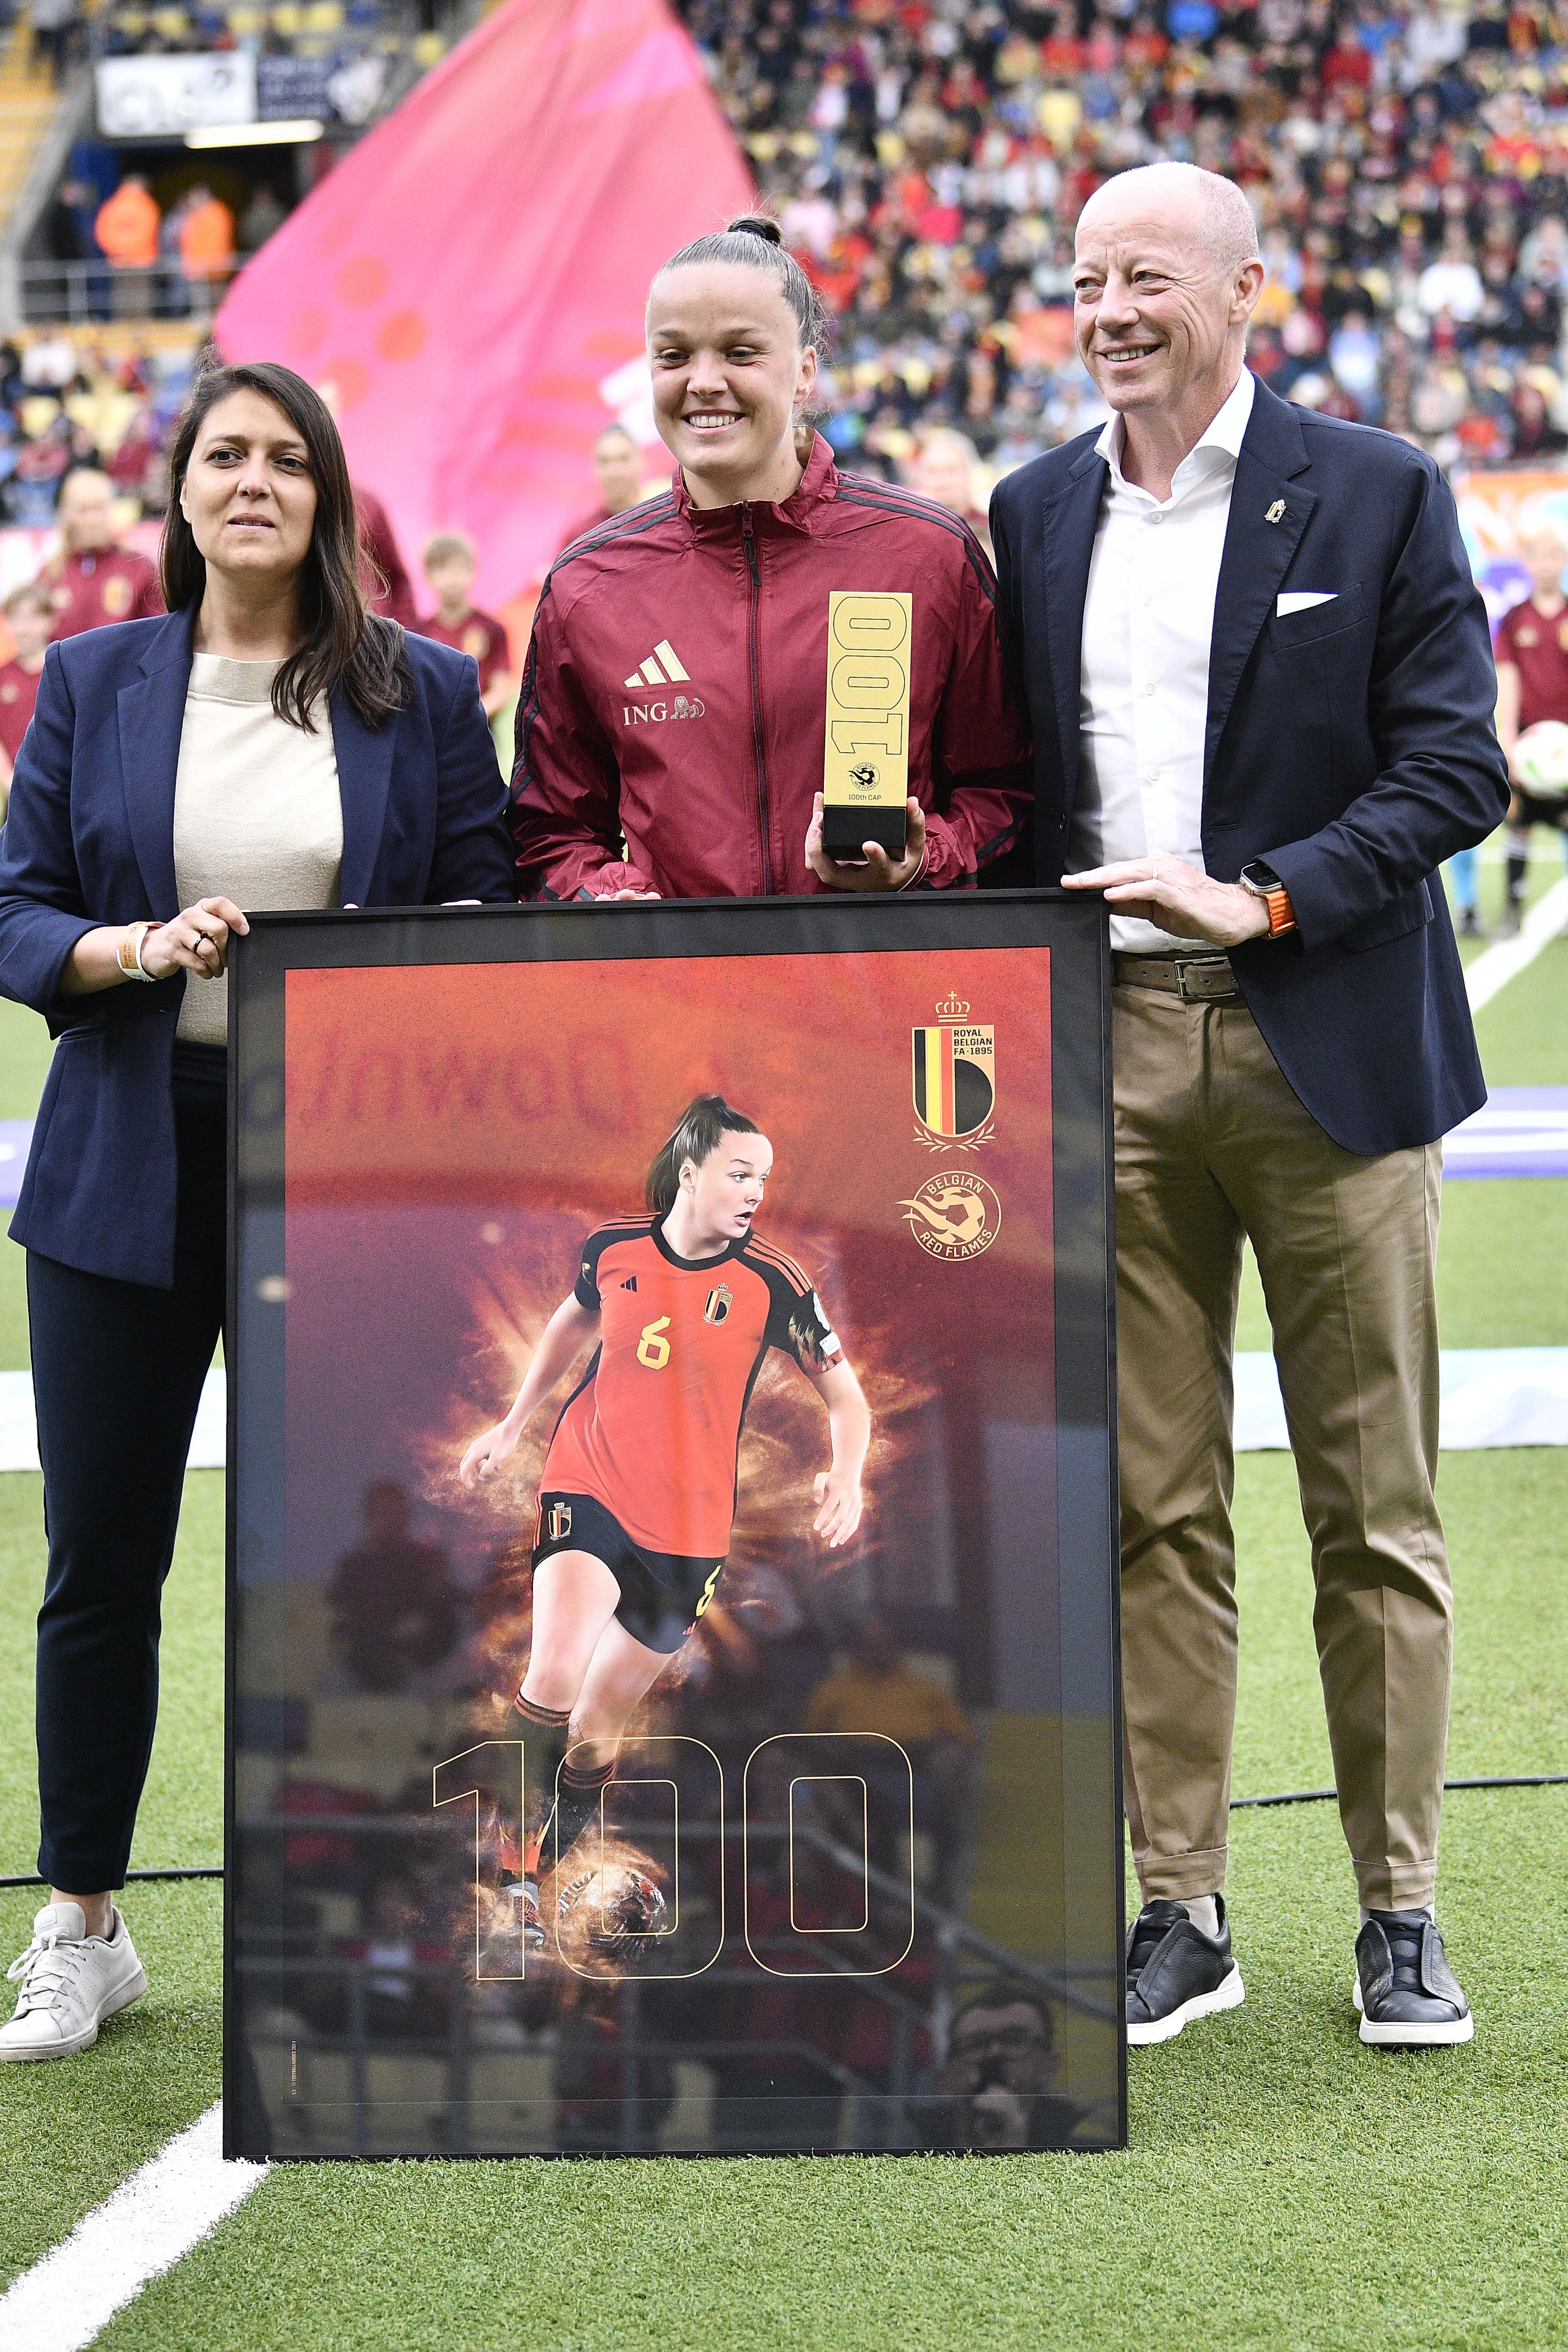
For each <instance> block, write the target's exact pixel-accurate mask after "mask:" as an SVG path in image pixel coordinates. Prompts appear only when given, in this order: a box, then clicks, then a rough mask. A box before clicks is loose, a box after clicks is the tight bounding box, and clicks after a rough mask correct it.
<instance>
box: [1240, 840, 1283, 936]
mask: <svg viewBox="0 0 1568 2352" xmlns="http://www.w3.org/2000/svg"><path fill="white" fill-rule="evenodd" d="M1239 878H1240V882H1241V887H1242V888H1243V889H1244V890H1250V891H1251V893H1252V895H1253V897H1254V898H1261V899H1262V901H1263V904H1264V906H1265V907H1266V908H1268V910H1269V937H1270V939H1271V940H1277V939H1278V938H1279V936H1280V934H1281V931H1293V930H1294V929H1295V928H1296V918H1295V916H1294V914H1293V913H1292V911H1291V894H1290V892H1289V891H1288V890H1287V889H1286V887H1285V886H1284V884H1283V883H1282V882H1281V879H1280V877H1279V876H1278V875H1277V874H1276V873H1275V871H1274V869H1273V867H1272V866H1269V865H1266V864H1265V863H1264V861H1263V859H1262V858H1260V857H1254V858H1253V859H1252V861H1251V863H1250V864H1249V865H1248V866H1243V867H1242V868H1241V874H1240V877H1239Z"/></svg>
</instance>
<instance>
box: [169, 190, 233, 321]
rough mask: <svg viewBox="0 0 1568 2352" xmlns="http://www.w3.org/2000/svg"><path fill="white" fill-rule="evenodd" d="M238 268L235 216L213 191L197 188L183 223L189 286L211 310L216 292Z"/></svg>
mask: <svg viewBox="0 0 1568 2352" xmlns="http://www.w3.org/2000/svg"><path fill="white" fill-rule="evenodd" d="M234 266H235V216H234V215H233V213H232V212H231V211H230V210H229V208H228V206H227V205H225V202H224V200H223V198H222V197H221V196H214V194H213V192H212V190H211V188H206V187H202V186H200V185H198V186H196V187H193V189H192V190H191V192H190V194H188V195H187V197H186V198H185V203H184V208H183V212H182V215H181V219H180V267H181V268H182V269H183V271H184V273H185V283H186V286H187V287H188V288H190V289H191V290H192V291H193V293H194V294H196V295H197V296H199V297H200V304H199V307H201V308H203V309H210V307H211V305H212V300H213V296H214V290H215V289H217V288H219V287H221V286H222V285H223V284H224V283H225V280H226V279H227V278H229V276H230V274H231V273H232V271H233V269H234Z"/></svg>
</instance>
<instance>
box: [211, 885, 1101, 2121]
mask: <svg viewBox="0 0 1568 2352" xmlns="http://www.w3.org/2000/svg"><path fill="white" fill-rule="evenodd" d="M233 974H234V980H233V994H232V998H231V1007H232V1009H231V1023H232V1027H231V1057H232V1061H233V1078H234V1085H233V1087H232V1101H233V1105H234V1109H233V1114H232V1116H233V1119H234V1170H235V1173H234V1185H235V1192H234V1203H233V1207H234V1216H233V1223H232V1227H231V1231H232V1234H233V1241H232V1265H231V1282H232V1297H231V1322H230V1332H231V1355H230V1366H231V1374H230V1438H229V1449H230V1450H229V1459H230V1463H231V1465H232V1475H231V1479H230V1487H229V1498H230V1499H229V1510H230V1527H229V1579H230V1585H229V1669H228V1671H229V1692H228V1697H229V1706H228V1790H227V1832H226V1880H225V1904H226V1915H225V2108H224V2112H225V2133H226V2135H227V2143H228V2148H229V2151H230V2152H231V2153H233V2154H236V2155H246V2156H260V2155H267V2156H270V2157H282V2158H290V2157H292V2158H310V2157H343V2156H351V2155H362V2156H392V2155H409V2156H416V2155H452V2154H475V2155H505V2154H514V2153H516V2154H522V2153H547V2154H550V2153H553V2154H569V2153H575V2154H582V2153H605V2154H611V2153H658V2152H662V2151H663V2152H677V2151H703V2152H723V2151H734V2152H742V2151H753V2152H758V2153H766V2152H769V2151H789V2150H794V2151H818V2152H823V2153H828V2152H831V2151H833V2150H837V2149H885V2150H910V2151H915V2150H934V2149H982V2150H993V2149H994V2150H1017V2149H1029V2148H1047V2147H1116V2146H1120V2145H1122V2144H1123V2142H1124V2129H1125V2099H1124V2053H1123V2048H1122V2037H1121V2030H1120V2024H1119V2020H1118V2009H1117V2003H1118V1984H1119V1969H1118V1957H1119V1948H1120V1940H1121V1932H1122V1888H1121V1850H1122V1831H1121V1812H1120V1788H1119V1775H1118V1764H1119V1742H1118V1737H1117V1728H1116V1720H1115V1697H1114V1693H1115V1671H1114V1653H1115V1630H1114V1608H1115V1603H1114V1580H1113V1541H1114V1511H1113V1496H1114V1491H1115V1487H1114V1462H1113V1432H1112V1424H1111V1419H1110V1411H1111V1395H1112V1384H1111V1370H1110V1363H1111V1346H1110V1336H1111V1322H1110V1317H1111V1306H1110V1273H1109V1265H1110V1258H1109V1249H1110V1230H1109V1213H1108V1197H1109V1195H1108V1133H1107V1119H1108V1107H1107V1105H1108V1098H1107V1057H1106V1046H1107V1034H1108V1018H1109V1016H1108V977H1109V975H1108V957H1107V951H1106V947H1105V926H1104V919H1103V913H1102V911H1101V910H1100V908H1098V907H1091V906H1088V905H1085V904H1082V903H1081V902H1072V901H1069V900H1067V899H1066V898H1063V897H1061V896H1060V895H1058V894H1053V893H1047V892H1040V893H1035V892H1028V893H1018V894H1000V893H998V894H997V895H995V896H990V895H979V894H967V895H966V896H963V897H959V896H957V895H956V894H955V895H954V896H953V897H952V898H937V897H935V896H932V897H926V898H918V899H914V900H898V901H886V900H883V901H873V900H869V899H861V900H857V901H852V902H841V901H836V900H834V901H830V900H822V899H814V900H792V901H773V902H765V903H760V904H747V905H745V906H737V905H736V904H733V903H718V902H715V903H710V904H704V905H700V906H683V907H676V906H655V905H630V904H628V905H618V906H613V907H590V906H570V907H561V908H473V909H465V908H451V909H439V910H434V911H431V912H411V913H401V912H400V913H390V914H379V913H378V914H355V913H349V914H344V915H326V916H281V915H280V916H262V917H257V918H256V919H254V922H253V929H252V932H251V936H250V937H249V938H248V939H247V940H243V941H241V942H239V943H238V946H237V949H236V951H235V955H234V961H233ZM519 1690H520V1691H521V1694H522V1696H521V1700H520V1702H519V1699H518V1694H519Z"/></svg>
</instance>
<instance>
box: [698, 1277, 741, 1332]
mask: <svg viewBox="0 0 1568 2352" xmlns="http://www.w3.org/2000/svg"><path fill="white" fill-rule="evenodd" d="M734 1305H735V1293H734V1291H733V1290H731V1288H730V1286H729V1285H728V1283H727V1282H721V1283H720V1284H719V1286H718V1288H717V1289H716V1290H710V1291H709V1292H708V1295H707V1304H706V1306H705V1307H704V1308H703V1321H704V1322H705V1323H722V1322H723V1321H724V1318H725V1317H726V1316H727V1314H728V1313H729V1310H730V1308H731V1307H733V1306H734Z"/></svg>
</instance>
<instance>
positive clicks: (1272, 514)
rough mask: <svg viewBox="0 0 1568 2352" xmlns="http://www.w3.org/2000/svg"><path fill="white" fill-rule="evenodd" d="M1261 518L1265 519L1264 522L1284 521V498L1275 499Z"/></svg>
mask: <svg viewBox="0 0 1568 2352" xmlns="http://www.w3.org/2000/svg"><path fill="white" fill-rule="evenodd" d="M1263 520H1264V521H1265V522H1283V521H1284V520H1285V501H1284V499H1275V501H1274V503H1273V505H1272V506H1271V507H1270V509H1268V511H1267V512H1266V514H1265V515H1264V517H1263Z"/></svg>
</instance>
